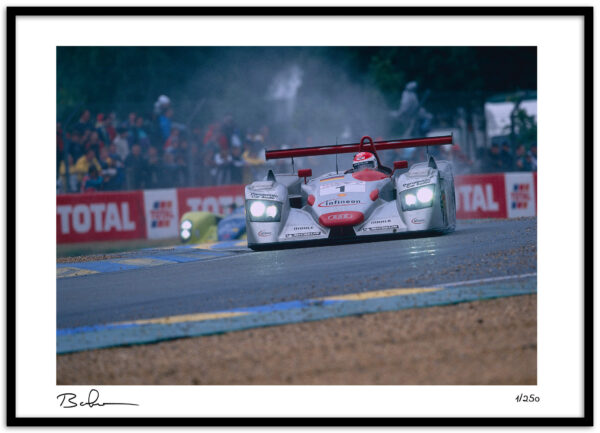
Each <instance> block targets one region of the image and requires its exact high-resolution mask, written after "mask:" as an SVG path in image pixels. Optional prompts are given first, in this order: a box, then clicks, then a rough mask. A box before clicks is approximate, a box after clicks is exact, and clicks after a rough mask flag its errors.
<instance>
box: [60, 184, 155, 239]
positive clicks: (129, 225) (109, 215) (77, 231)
mask: <svg viewBox="0 0 600 433" xmlns="http://www.w3.org/2000/svg"><path fill="white" fill-rule="evenodd" d="M145 237H146V231H145V225H144V211H143V199H142V194H141V192H139V191H134V192H115V193H92V194H68V195H58V196H57V197H56V241H57V242H58V243H66V242H88V241H110V240H118V239H140V238H145Z"/></svg>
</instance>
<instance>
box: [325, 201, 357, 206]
mask: <svg viewBox="0 0 600 433" xmlns="http://www.w3.org/2000/svg"><path fill="white" fill-rule="evenodd" d="M361 203H362V202H361V201H360V200H325V201H322V202H321V203H319V205H318V206H319V207H335V206H354V205H357V204H361Z"/></svg>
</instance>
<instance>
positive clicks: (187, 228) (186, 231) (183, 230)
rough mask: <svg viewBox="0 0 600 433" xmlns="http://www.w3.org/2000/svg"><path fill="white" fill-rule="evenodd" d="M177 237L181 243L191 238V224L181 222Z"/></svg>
mask: <svg viewBox="0 0 600 433" xmlns="http://www.w3.org/2000/svg"><path fill="white" fill-rule="evenodd" d="M179 236H180V237H181V240H182V241H183V242H185V241H187V240H189V239H190V238H191V237H192V222H191V221H190V220H183V221H181V225H180V227H179Z"/></svg>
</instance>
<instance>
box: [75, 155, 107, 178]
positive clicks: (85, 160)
mask: <svg viewBox="0 0 600 433" xmlns="http://www.w3.org/2000/svg"><path fill="white" fill-rule="evenodd" d="M92 164H93V165H95V166H96V169H97V170H98V172H101V171H102V167H101V166H100V163H99V162H98V160H97V159H96V154H95V153H94V151H93V150H92V149H89V150H88V151H87V152H86V154H85V155H83V156H82V157H81V158H79V159H78V160H77V162H76V163H75V166H74V167H73V168H72V170H71V171H72V172H73V173H77V178H78V180H79V181H80V182H81V179H82V178H83V176H86V175H87V174H88V173H89V171H90V166H91V165H92Z"/></svg>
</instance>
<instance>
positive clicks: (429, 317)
mask: <svg viewBox="0 0 600 433" xmlns="http://www.w3.org/2000/svg"><path fill="white" fill-rule="evenodd" d="M536 383H537V295H526V296H516V297H511V298H501V299H494V300H488V301H477V302H470V303H463V304H457V305H452V306H444V307H433V308H426V309H412V310H402V311H394V312H385V313H377V314H368V315H363V316H353V317H344V318H337V319H329V320H323V321H318V322H310V323H300V324H292V325H284V326H277V327H271V328H260V329H252V330H247V331H239V332H233V333H229V334H222V335H214V336H209V337H199V338H186V339H180V340H174V341H167V342H162V343H158V344H150V345H143V346H132V347H121V348H112V349H102V350H92V351H87V352H80V353H73V354H67V355H57V384H59V385H67V384H79V385H92V384H94V385H102V384H104V385H185V384H189V385H204V384H212V385H227V384H231V385H251V384H254V385H276V384H281V385H292V384H297V385H300V384H304V385H308V384H319V385H360V384H365V385H385V384H387V385H477V384H481V385H517V384H518V385H525V384H531V385H535V384H536Z"/></svg>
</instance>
